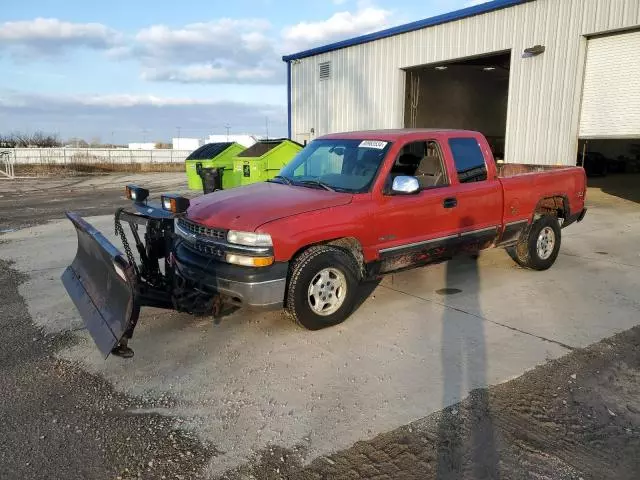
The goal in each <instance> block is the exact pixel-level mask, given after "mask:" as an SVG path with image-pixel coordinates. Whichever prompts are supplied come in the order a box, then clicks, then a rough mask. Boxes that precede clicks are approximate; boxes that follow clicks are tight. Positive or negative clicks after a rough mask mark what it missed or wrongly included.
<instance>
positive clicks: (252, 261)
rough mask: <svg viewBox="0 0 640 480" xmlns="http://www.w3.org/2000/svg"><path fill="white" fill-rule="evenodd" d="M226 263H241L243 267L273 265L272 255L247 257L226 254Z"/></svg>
mask: <svg viewBox="0 0 640 480" xmlns="http://www.w3.org/2000/svg"><path fill="white" fill-rule="evenodd" d="M226 260H227V263H232V264H234V265H242V266H243V267H268V266H269V265H273V257H247V256H245V255H235V254H233V253H229V254H227V257H226Z"/></svg>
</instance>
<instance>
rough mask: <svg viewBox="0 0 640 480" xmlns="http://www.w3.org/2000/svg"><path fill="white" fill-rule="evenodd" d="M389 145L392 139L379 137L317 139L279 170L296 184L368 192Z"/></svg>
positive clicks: (340, 190)
mask: <svg viewBox="0 0 640 480" xmlns="http://www.w3.org/2000/svg"><path fill="white" fill-rule="evenodd" d="M390 146H391V143H390V142H383V141H380V140H328V139H327V140H314V141H313V142H311V143H310V144H309V145H307V146H306V147H305V148H304V149H303V150H302V151H301V152H300V153H298V155H297V156H296V157H295V158H294V159H293V160H291V162H289V163H288V164H287V165H286V166H285V167H284V168H283V169H282V170H281V171H280V176H282V177H284V179H285V180H288V181H291V182H292V183H293V184H295V185H304V186H307V185H308V186H311V187H313V186H320V187H322V186H324V188H327V187H329V188H330V189H333V190H336V191H338V192H350V193H362V192H366V191H368V190H369V188H371V184H372V183H373V180H374V179H375V178H376V174H377V173H378V170H379V169H380V166H381V165H382V161H383V159H384V157H385V155H386V153H387V151H388V150H389V147H390Z"/></svg>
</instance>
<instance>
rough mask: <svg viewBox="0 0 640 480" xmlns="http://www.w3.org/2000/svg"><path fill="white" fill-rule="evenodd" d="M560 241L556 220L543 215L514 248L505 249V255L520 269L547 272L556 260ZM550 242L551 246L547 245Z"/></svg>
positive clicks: (558, 225)
mask: <svg viewBox="0 0 640 480" xmlns="http://www.w3.org/2000/svg"><path fill="white" fill-rule="evenodd" d="M543 235H544V236H545V237H544V238H543ZM539 241H540V242H539ZM561 241H562V234H561V229H560V224H559V223H558V219H557V218H556V217H552V216H550V215H544V216H542V217H540V218H539V219H538V220H536V221H535V222H534V223H533V225H531V226H530V227H529V228H528V230H527V231H526V232H525V235H524V236H523V237H522V238H521V240H520V241H519V242H518V244H517V245H516V246H515V247H510V248H508V249H507V253H509V256H511V258H512V259H513V260H514V261H515V262H516V263H517V264H518V265H520V266H521V267H525V268H531V269H532V270H547V269H548V268H550V267H551V266H552V265H553V264H554V263H555V261H556V258H558V253H559V251H560V244H561ZM550 242H552V245H549V243H550ZM539 243H540V245H539ZM539 247H540V248H539Z"/></svg>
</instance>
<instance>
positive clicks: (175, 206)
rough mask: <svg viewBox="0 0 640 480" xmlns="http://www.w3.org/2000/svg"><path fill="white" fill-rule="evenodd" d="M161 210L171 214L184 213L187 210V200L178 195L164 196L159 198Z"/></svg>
mask: <svg viewBox="0 0 640 480" xmlns="http://www.w3.org/2000/svg"><path fill="white" fill-rule="evenodd" d="M161 202H162V208H163V209H164V210H167V211H169V212H172V213H184V212H186V211H187V209H188V208H189V203H190V202H189V199H188V198H184V197H181V196H180V195H174V194H169V193H168V194H166V195H162V197H161Z"/></svg>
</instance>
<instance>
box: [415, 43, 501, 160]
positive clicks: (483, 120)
mask: <svg viewBox="0 0 640 480" xmlns="http://www.w3.org/2000/svg"><path fill="white" fill-rule="evenodd" d="M510 65H511V53H510V52H501V53H494V54H491V55H484V56H480V57H473V58H464V59H457V60H451V61H448V62H443V63H438V64H431V65H421V66H416V67H413V68H409V69H407V70H406V72H407V75H406V79H407V84H406V89H405V92H406V98H405V111H404V125H405V127H408V128H460V129H466V130H477V131H479V132H481V133H483V134H484V135H485V137H487V140H488V142H489V145H490V146H491V149H492V151H493V154H494V156H495V158H496V159H497V160H501V159H504V141H505V132H506V128H507V102H508V97H509V74H510Z"/></svg>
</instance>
